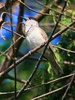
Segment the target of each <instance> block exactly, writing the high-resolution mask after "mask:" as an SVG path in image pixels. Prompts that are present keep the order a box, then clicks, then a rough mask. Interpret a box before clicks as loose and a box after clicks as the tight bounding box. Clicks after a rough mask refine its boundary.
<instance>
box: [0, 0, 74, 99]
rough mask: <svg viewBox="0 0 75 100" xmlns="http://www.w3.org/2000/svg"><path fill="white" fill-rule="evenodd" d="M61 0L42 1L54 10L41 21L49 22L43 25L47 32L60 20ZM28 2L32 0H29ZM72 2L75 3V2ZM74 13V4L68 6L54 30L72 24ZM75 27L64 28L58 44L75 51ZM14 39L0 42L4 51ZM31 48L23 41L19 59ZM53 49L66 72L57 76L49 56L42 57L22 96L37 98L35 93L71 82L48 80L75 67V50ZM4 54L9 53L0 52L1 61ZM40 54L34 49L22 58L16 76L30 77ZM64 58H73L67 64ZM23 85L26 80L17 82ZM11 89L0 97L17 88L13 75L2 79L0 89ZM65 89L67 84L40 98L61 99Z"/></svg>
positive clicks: (70, 0)
mask: <svg viewBox="0 0 75 100" xmlns="http://www.w3.org/2000/svg"><path fill="white" fill-rule="evenodd" d="M54 1H57V2H54ZM59 1H60V0H53V2H52V1H50V0H41V2H42V3H43V4H45V5H47V4H49V5H51V7H52V9H53V10H50V11H49V14H51V16H45V17H44V18H43V20H42V21H41V22H40V25H42V24H45V23H48V24H49V26H45V27H44V26H41V27H42V28H43V29H44V30H46V32H47V34H48V36H49V35H50V33H51V32H52V30H53V28H54V25H55V24H56V22H57V18H58V16H59V13H58V12H61V10H60V7H59V6H62V5H64V3H61V2H59ZM10 2H11V1H10ZM33 2H35V1H33ZM33 2H32V3H33ZM27 3H28V4H29V1H28V2H27ZM54 3H55V4H56V3H57V4H59V5H58V6H56V5H55V4H54ZM73 3H74V0H68V4H67V8H68V7H69V5H71V4H73ZM15 5H16V4H15ZM31 5H32V4H31ZM73 6H75V4H74V5H73ZM39 7H40V6H39ZM39 7H38V8H39ZM42 8H43V7H42ZM9 9H10V7H9ZM40 9H41V8H40ZM8 11H9V10H8ZM74 17H75V11H74V9H73V8H72V9H71V8H68V10H65V11H64V13H63V15H62V18H61V20H60V22H59V24H58V27H57V29H56V31H55V32H58V31H59V30H62V29H63V28H65V27H67V25H69V24H70V23H72V22H73V21H74ZM52 25H53V26H52ZM74 27H75V25H73V26H72V27H70V28H69V29H68V30H66V31H64V33H62V34H61V36H60V41H59V42H58V43H57V45H58V46H59V47H62V48H65V49H67V50H72V51H75V29H74ZM11 42H12V41H11V40H8V42H6V43H5V44H4V45H0V50H1V52H4V51H5V50H6V49H7V48H9V47H10V45H11ZM28 50H29V48H28V47H27V44H26V42H25V41H23V43H22V44H21V47H20V49H19V50H18V52H17V55H16V58H17V60H18V59H19V58H21V57H22V56H23V55H24V54H26V53H27V52H28ZM54 52H55V55H56V58H57V60H58V62H59V64H60V66H61V68H62V69H63V71H64V74H63V75H58V76H56V75H55V74H54V73H53V70H52V69H51V66H50V64H49V62H48V61H47V60H45V59H43V61H41V63H40V65H39V68H38V70H37V72H36V73H35V75H34V77H33V78H32V80H31V81H30V84H29V85H28V87H27V89H28V90H25V91H24V92H23V93H22V95H21V96H20V98H19V100H30V99H31V98H34V97H36V96H39V95H42V94H45V93H48V92H50V91H53V90H56V89H58V88H60V87H62V86H64V85H65V84H68V81H69V82H70V80H71V79H69V78H66V79H63V80H58V81H56V82H51V83H49V84H48V83H47V82H50V81H52V80H55V79H57V78H60V77H62V76H66V75H68V74H70V73H72V72H73V71H74V70H75V68H74V66H75V53H72V52H68V51H65V50H64V49H59V48H56V47H54ZM6 53H7V52H6ZM5 56H6V55H2V56H0V65H1V64H2V63H3V61H4V59H5ZM32 58H33V59H32ZM38 58H39V54H36V53H35V54H33V55H31V56H29V57H27V58H26V59H25V60H24V61H23V62H21V63H20V64H19V65H17V68H16V70H17V71H16V73H17V78H18V79H20V80H21V81H22V80H24V81H25V80H26V81H27V79H29V77H30V75H31V73H32V72H33V69H34V67H35V65H36V62H37V59H38ZM64 61H67V62H70V64H68V63H67V64H65V63H64ZM71 63H74V65H72V64H71ZM8 74H9V75H10V76H12V77H14V71H13V70H11V71H10V72H9V73H8ZM45 83H47V84H45ZM23 85H24V83H20V82H17V90H20V89H21V87H22V86H23ZM39 85H40V86H39ZM35 87H36V88H35ZM29 88H31V89H29ZM9 91H10V93H8V94H5V95H4V94H3V95H1V94H0V99H1V100H4V99H7V98H11V97H12V96H13V93H12V92H11V91H14V80H11V78H9V79H4V81H3V82H2V83H0V92H2V93H3V92H9ZM65 91H66V88H65V89H62V90H60V91H58V92H55V93H53V94H50V95H47V96H45V97H43V98H40V99H39V100H54V99H56V100H61V98H62V96H63V94H64V92H65ZM70 96H72V98H75V83H74V82H73V84H72V85H71V87H70V89H69V91H68V93H66V100H68V98H69V97H70Z"/></svg>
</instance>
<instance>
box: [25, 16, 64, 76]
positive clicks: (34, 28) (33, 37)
mask: <svg viewBox="0 0 75 100" xmlns="http://www.w3.org/2000/svg"><path fill="white" fill-rule="evenodd" d="M25 20H26V21H25V30H24V32H23V33H24V35H25V37H26V41H27V43H28V45H29V47H30V49H34V48H36V47H37V46H39V45H41V44H43V43H45V42H46V41H47V40H48V36H47V34H46V33H45V31H44V30H43V29H41V28H40V26H39V24H38V22H37V21H36V20H35V19H34V18H32V17H29V18H25ZM43 49H44V47H43V48H41V49H39V50H38V51H37V52H38V53H39V54H41V53H42V52H43ZM44 56H45V57H46V58H47V60H48V61H49V62H50V64H51V67H52V69H53V71H54V73H55V74H62V73H63V71H62V70H61V68H60V66H59V64H58V62H57V60H56V57H55V54H54V51H53V48H52V45H51V43H49V45H48V47H47V50H46V52H45V54H44Z"/></svg>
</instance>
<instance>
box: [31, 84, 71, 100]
mask: <svg viewBox="0 0 75 100" xmlns="http://www.w3.org/2000/svg"><path fill="white" fill-rule="evenodd" d="M69 84H70V83H68V84H66V85H64V86H62V87H60V88H58V89H56V90H53V91H50V92H48V93H45V94H43V95H40V96H37V97H35V98H32V99H31V100H37V99H39V98H43V97H45V96H47V95H50V94H52V93H55V92H57V91H60V90H62V89H64V88H66V87H67V86H68V85H69Z"/></svg>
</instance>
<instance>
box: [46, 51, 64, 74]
mask: <svg viewBox="0 0 75 100" xmlns="http://www.w3.org/2000/svg"><path fill="white" fill-rule="evenodd" d="M45 56H46V57H47V59H48V61H49V62H50V64H51V67H52V69H53V71H54V73H55V74H56V75H58V74H63V70H62V69H61V68H60V65H59V64H58V62H57V60H56V57H55V54H54V53H53V52H52V51H46V53H45Z"/></svg>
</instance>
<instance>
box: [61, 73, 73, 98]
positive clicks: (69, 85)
mask: <svg viewBox="0 0 75 100" xmlns="http://www.w3.org/2000/svg"><path fill="white" fill-rule="evenodd" d="M74 78H75V73H74V75H73V76H72V78H71V81H70V83H69V84H68V87H67V89H66V91H65V93H64V95H63V96H62V99H61V100H65V97H66V95H67V92H68V90H69V89H70V87H71V85H72V83H73V82H74Z"/></svg>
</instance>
